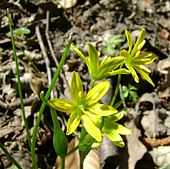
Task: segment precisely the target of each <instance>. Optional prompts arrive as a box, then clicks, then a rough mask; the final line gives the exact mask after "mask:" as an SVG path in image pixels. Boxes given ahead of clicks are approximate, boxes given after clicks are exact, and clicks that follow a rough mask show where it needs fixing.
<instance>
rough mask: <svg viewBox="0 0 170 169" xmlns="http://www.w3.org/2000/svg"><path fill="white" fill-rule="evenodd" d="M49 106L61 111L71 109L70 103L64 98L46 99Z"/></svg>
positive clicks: (69, 110)
mask: <svg viewBox="0 0 170 169" xmlns="http://www.w3.org/2000/svg"><path fill="white" fill-rule="evenodd" d="M48 104H49V106H51V107H52V108H54V109H56V110H58V111H61V112H71V111H72V108H73V107H72V103H71V102H70V101H69V100H66V99H58V98H54V99H51V100H49V101H48Z"/></svg>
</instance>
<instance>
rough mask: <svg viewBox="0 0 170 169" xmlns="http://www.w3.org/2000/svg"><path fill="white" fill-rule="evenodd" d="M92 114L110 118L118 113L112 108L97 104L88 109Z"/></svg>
mask: <svg viewBox="0 0 170 169" xmlns="http://www.w3.org/2000/svg"><path fill="white" fill-rule="evenodd" d="M88 110H89V111H90V112H91V114H96V115H98V116H109V115H112V114H114V113H116V112H117V110H116V109H114V108H113V107H112V106H109V105H105V104H100V103H97V104H95V105H94V106H92V107H90V108H89V109H88Z"/></svg>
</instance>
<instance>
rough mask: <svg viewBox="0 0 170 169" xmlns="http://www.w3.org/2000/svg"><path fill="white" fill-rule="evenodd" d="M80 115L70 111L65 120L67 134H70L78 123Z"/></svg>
mask: <svg viewBox="0 0 170 169" xmlns="http://www.w3.org/2000/svg"><path fill="white" fill-rule="evenodd" d="M80 119H81V116H80V115H79V114H78V113H75V112H72V113H71V115H70V118H69V119H68V122H67V135H70V134H72V133H73V132H75V130H76V129H77V127H78V125H79V124H80Z"/></svg>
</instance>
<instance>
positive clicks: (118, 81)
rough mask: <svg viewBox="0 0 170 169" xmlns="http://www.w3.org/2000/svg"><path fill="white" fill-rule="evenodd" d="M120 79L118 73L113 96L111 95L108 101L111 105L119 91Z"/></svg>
mask: <svg viewBox="0 0 170 169" xmlns="http://www.w3.org/2000/svg"><path fill="white" fill-rule="evenodd" d="M120 80H121V75H118V78H117V84H116V89H115V92H114V96H113V97H112V100H111V102H110V105H111V106H113V105H114V103H115V101H116V97H117V94H118V91H119V85H120Z"/></svg>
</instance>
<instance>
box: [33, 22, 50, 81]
mask: <svg viewBox="0 0 170 169" xmlns="http://www.w3.org/2000/svg"><path fill="white" fill-rule="evenodd" d="M35 31H36V35H37V39H38V42H39V45H40V48H41V51H42V54H43V57H44V60H45V65H46V69H47V75H48V84H50V83H51V71H50V62H49V59H48V56H47V52H46V48H45V46H44V43H43V40H42V36H41V33H40V28H39V26H38V25H37V26H36V27H35Z"/></svg>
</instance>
